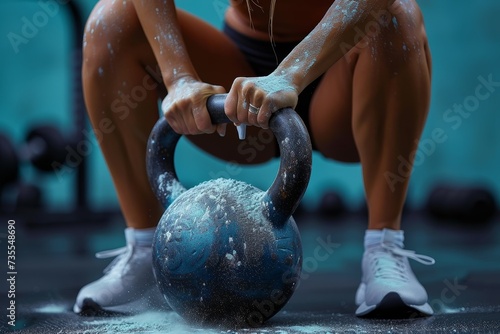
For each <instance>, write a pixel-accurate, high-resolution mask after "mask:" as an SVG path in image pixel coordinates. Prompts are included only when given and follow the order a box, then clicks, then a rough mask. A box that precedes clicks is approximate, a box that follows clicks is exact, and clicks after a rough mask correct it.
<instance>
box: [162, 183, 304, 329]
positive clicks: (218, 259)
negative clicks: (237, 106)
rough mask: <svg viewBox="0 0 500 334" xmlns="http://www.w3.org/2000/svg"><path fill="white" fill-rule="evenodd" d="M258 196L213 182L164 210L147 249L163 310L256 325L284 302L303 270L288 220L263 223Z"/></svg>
mask: <svg viewBox="0 0 500 334" xmlns="http://www.w3.org/2000/svg"><path fill="white" fill-rule="evenodd" d="M263 196H265V193H264V192H263V191H262V190H260V189H257V188H255V187H253V186H251V185H248V184H246V183H244V182H240V181H235V180H230V179H217V180H211V181H207V182H204V183H202V184H199V185H198V186H196V187H194V188H191V189H189V190H187V191H185V192H184V193H182V194H181V195H180V196H179V197H177V198H176V199H175V200H174V201H173V203H172V204H171V205H170V206H169V207H168V208H167V210H166V211H165V213H164V214H163V217H162V218H161V220H160V223H159V225H158V228H157V230H156V233H155V237H154V243H153V268H154V272H155V277H156V279H157V281H158V283H159V288H160V291H161V292H162V294H163V295H164V297H165V299H166V300H167V302H168V304H169V305H170V307H172V309H173V310H175V311H176V312H177V313H179V314H180V315H182V316H183V317H184V318H186V319H189V320H191V321H194V322H197V323H210V322H215V321H216V322H219V323H220V322H221V320H224V322H228V323H241V324H243V323H246V324H250V325H259V324H261V323H262V322H264V321H265V320H267V319H269V318H270V317H272V316H273V315H274V314H276V313H277V312H278V311H279V310H280V309H281V308H282V307H283V306H284V305H285V304H286V303H287V302H288V300H289V299H290V297H291V296H292V294H293V292H294V290H295V287H296V285H297V282H298V279H299V277H300V272H301V267H302V247H301V241H300V235H299V232H298V229H297V226H296V224H295V221H294V220H293V218H291V217H290V219H289V220H288V221H287V222H286V223H285V224H282V225H281V226H279V227H276V226H274V225H273V224H272V223H271V222H270V221H269V220H268V219H267V218H266V216H267V215H266V214H265V212H266V210H269V209H271V210H272V208H269V207H267V206H268V205H267V206H266V204H265V203H266V201H264V200H263Z"/></svg>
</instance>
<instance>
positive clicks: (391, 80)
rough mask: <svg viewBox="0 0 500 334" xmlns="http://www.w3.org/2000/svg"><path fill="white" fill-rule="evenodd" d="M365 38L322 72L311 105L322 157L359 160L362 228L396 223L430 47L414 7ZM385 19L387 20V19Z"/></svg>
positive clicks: (421, 114) (423, 104) (426, 84)
mask: <svg viewBox="0 0 500 334" xmlns="http://www.w3.org/2000/svg"><path fill="white" fill-rule="evenodd" d="M394 6H395V8H392V9H391V12H393V13H397V14H396V16H395V17H394V19H393V20H390V19H389V20H387V21H388V22H385V23H380V24H379V25H378V27H379V29H380V31H379V33H377V34H375V35H374V36H366V37H365V39H364V40H362V41H361V42H360V43H358V44H357V45H356V46H355V47H354V48H353V49H352V50H351V51H349V52H348V53H347V54H346V55H345V56H344V57H343V58H342V59H340V60H339V61H338V62H337V63H336V64H334V65H333V66H332V67H331V68H330V69H329V70H328V71H327V72H326V73H325V75H324V77H323V80H322V82H321V84H320V86H319V87H318V89H317V90H316V92H315V96H314V98H313V100H312V103H311V110H310V118H311V120H310V122H311V132H312V137H313V138H314V141H315V144H316V146H317V147H318V149H319V151H320V152H321V153H322V154H323V155H324V156H326V157H328V158H331V159H335V160H340V161H345V162H357V161H361V164H362V169H363V179H364V184H365V192H366V197H367V202H368V208H369V228H370V229H381V228H384V227H385V228H391V229H396V230H397V229H399V228H400V219H401V213H402V210H403V204H404V201H405V198H406V193H407V189H408V183H409V176H410V174H411V166H405V167H410V169H409V170H408V169H405V171H406V172H407V173H405V175H400V174H401V173H400V171H401V168H400V164H401V160H402V159H405V160H406V161H409V162H410V164H411V163H412V161H413V156H412V152H413V151H414V150H416V148H417V146H418V141H419V138H420V135H421V133H422V130H423V127H424V123H425V120H426V117H427V112H428V108H429V101H430V76H431V74H430V69H431V61H430V53H429V50H428V44H427V39H426V35H425V30H424V27H423V22H422V17H421V14H420V12H419V10H418V8H417V7H416V5H412V6H408V7H406V6H405V8H404V9H402V8H400V7H398V6H400V2H399V1H396V3H395V5H394ZM386 19H387V18H386Z"/></svg>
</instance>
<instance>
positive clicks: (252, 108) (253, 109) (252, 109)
mask: <svg viewBox="0 0 500 334" xmlns="http://www.w3.org/2000/svg"><path fill="white" fill-rule="evenodd" d="M259 111H260V108H257V107H256V106H254V105H253V104H251V103H249V107H248V112H249V113H250V114H254V115H257V114H258V113H259Z"/></svg>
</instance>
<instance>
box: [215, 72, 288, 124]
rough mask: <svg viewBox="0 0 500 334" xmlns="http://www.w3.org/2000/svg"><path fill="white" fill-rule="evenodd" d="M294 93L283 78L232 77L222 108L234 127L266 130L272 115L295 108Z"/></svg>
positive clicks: (277, 76)
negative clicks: (252, 127) (256, 127)
mask: <svg viewBox="0 0 500 334" xmlns="http://www.w3.org/2000/svg"><path fill="white" fill-rule="evenodd" d="M297 101H298V90H297V88H296V87H295V86H294V85H293V84H292V81H291V80H289V79H287V76H285V75H276V74H274V73H273V74H270V75H268V76H265V77H256V78H236V79H235V80H234V82H233V85H232V87H231V90H230V91H229V93H228V95H227V99H226V102H225V105H224V109H225V111H226V115H227V116H228V118H229V119H230V120H231V121H232V122H234V124H236V125H239V124H248V125H255V126H259V127H261V128H264V129H267V128H268V127H269V118H270V117H271V115H272V113H274V112H276V111H277V110H279V109H282V108H286V107H291V108H295V106H296V105H297Z"/></svg>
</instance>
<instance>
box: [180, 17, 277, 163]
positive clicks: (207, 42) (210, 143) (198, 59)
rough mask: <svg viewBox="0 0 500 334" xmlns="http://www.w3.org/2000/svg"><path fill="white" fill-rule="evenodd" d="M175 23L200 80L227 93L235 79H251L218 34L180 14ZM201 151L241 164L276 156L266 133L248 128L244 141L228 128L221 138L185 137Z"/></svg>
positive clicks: (245, 65) (240, 58)
mask: <svg viewBox="0 0 500 334" xmlns="http://www.w3.org/2000/svg"><path fill="white" fill-rule="evenodd" d="M178 17H179V22H180V26H181V30H182V34H183V38H184V41H185V43H186V47H187V49H188V53H189V56H190V58H191V60H192V62H193V65H194V67H195V69H196V71H197V72H198V75H199V76H200V78H201V79H202V80H203V81H205V82H208V83H212V84H217V85H221V86H223V87H225V88H226V90H227V91H228V90H229V89H230V88H231V85H232V83H233V81H234V79H235V78H236V77H240V76H254V75H255V74H254V72H253V70H252V68H251V67H250V65H249V64H248V62H247V61H246V60H245V58H244V56H243V54H242V53H241V52H240V50H239V49H238V47H237V46H236V45H235V44H234V43H233V42H232V41H231V40H230V39H229V38H228V37H227V36H226V35H224V34H223V33H222V32H221V31H219V30H218V29H216V28H214V27H212V26H211V25H209V24H208V23H206V22H204V21H203V20H201V19H199V18H197V17H195V16H193V15H191V14H189V13H187V12H184V11H181V10H180V11H178ZM188 139H189V140H190V141H191V142H192V143H194V144H195V145H196V146H198V147H199V148H201V149H203V150H204V151H206V152H208V153H210V154H212V155H214V156H216V157H218V158H221V159H223V160H228V161H234V162H238V163H244V164H255V163H261V162H265V161H268V160H269V159H271V158H273V157H275V156H276V150H277V145H276V143H275V140H274V137H273V136H272V134H271V133H270V132H269V130H263V129H261V128H257V127H248V129H247V139H246V140H244V141H240V140H239V139H238V135H237V131H236V128H235V127H234V126H233V125H232V124H228V126H227V133H226V136H225V137H220V136H219V135H218V134H211V135H196V136H188Z"/></svg>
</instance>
